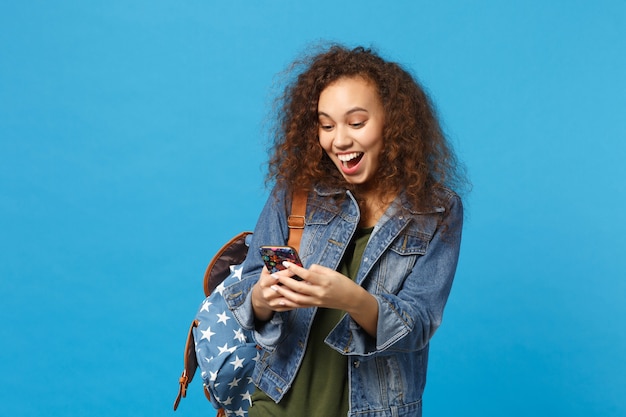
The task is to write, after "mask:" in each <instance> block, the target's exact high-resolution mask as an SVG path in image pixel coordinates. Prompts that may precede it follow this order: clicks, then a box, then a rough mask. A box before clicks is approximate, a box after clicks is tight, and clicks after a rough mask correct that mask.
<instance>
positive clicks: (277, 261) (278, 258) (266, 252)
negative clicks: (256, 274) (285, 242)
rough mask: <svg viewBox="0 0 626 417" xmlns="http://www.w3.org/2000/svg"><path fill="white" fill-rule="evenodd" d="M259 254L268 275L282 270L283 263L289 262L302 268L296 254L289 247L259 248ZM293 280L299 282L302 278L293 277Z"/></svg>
mask: <svg viewBox="0 0 626 417" xmlns="http://www.w3.org/2000/svg"><path fill="white" fill-rule="evenodd" d="M259 252H260V253H261V258H263V262H264V263H265V266H266V267H267V270H268V271H270V274H273V273H274V272H277V271H282V270H284V269H285V267H284V266H283V261H289V262H291V263H294V264H296V265H298V266H302V261H301V260H300V256H298V252H297V251H296V250H295V249H294V248H292V247H291V246H261V247H260V248H259ZM293 278H294V279H297V280H299V281H301V280H302V278H300V277H298V276H295V275H294V277H293Z"/></svg>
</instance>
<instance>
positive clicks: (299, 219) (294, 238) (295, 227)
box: [287, 190, 307, 250]
mask: <svg viewBox="0 0 626 417" xmlns="http://www.w3.org/2000/svg"><path fill="white" fill-rule="evenodd" d="M306 200H307V193H306V192H304V191H302V190H296V191H294V193H293V197H292V200H291V214H290V215H289V217H288V218H287V226H289V240H288V241H287V245H289V246H291V247H293V248H295V249H296V250H299V249H300V239H302V231H303V230H304V223H305V221H304V219H305V216H306Z"/></svg>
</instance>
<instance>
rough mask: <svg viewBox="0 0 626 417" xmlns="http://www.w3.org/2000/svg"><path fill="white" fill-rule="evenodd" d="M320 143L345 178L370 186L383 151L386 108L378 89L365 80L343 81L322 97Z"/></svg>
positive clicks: (329, 88) (354, 182) (319, 105)
mask: <svg viewBox="0 0 626 417" xmlns="http://www.w3.org/2000/svg"><path fill="white" fill-rule="evenodd" d="M317 113H318V118H319V129H318V130H319V132H318V133H319V141H320V145H321V146H322V148H323V149H324V151H326V153H327V154H328V156H329V157H330V159H331V160H332V161H333V162H334V163H335V166H336V167H337V169H339V171H340V172H341V174H342V175H343V177H344V178H345V179H346V181H348V182H349V183H351V184H360V185H367V184H369V183H371V181H372V180H373V179H374V177H375V176H376V171H377V170H378V166H379V156H380V154H381V152H382V149H383V137H382V134H383V123H384V110H383V105H382V103H381V101H380V98H379V96H378V92H377V91H376V87H375V86H374V85H373V84H372V83H371V82H368V81H366V80H365V79H363V78H361V77H351V78H340V79H339V80H337V81H335V82H333V83H332V84H330V85H329V86H328V87H326V88H325V89H324V90H323V91H322V93H321V94H320V98H319V103H318V106H317Z"/></svg>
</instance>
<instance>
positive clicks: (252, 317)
mask: <svg viewBox="0 0 626 417" xmlns="http://www.w3.org/2000/svg"><path fill="white" fill-rule="evenodd" d="M295 68H299V71H298V70H297V69H296V71H298V72H297V76H296V77H295V78H294V80H293V81H292V82H291V84H290V85H288V86H287V88H286V89H285V92H284V95H283V97H282V107H281V112H280V113H279V114H280V117H279V123H278V128H277V133H276V136H275V145H274V149H273V154H272V156H271V160H270V168H269V179H270V180H271V181H273V182H274V184H275V186H274V189H273V191H272V194H271V196H270V198H269V199H268V201H267V203H266V205H265V208H264V209H263V212H262V213H261V216H260V218H259V221H258V224H257V226H256V229H255V232H254V235H253V240H252V244H251V247H250V251H249V255H248V258H247V259H246V262H245V264H244V272H243V276H242V280H241V281H240V282H239V283H237V284H235V285H233V286H230V287H229V288H227V289H226V290H225V292H224V295H225V298H226V300H227V302H228V303H229V307H230V308H231V310H232V311H233V313H234V315H235V317H236V318H237V320H238V321H239V322H240V324H241V325H242V326H243V327H245V328H247V329H252V330H253V331H254V335H255V340H256V342H257V344H258V346H259V349H260V355H259V359H258V361H257V363H256V368H255V372H254V376H253V377H254V382H255V384H256V385H257V387H258V389H257V391H256V392H255V393H254V395H253V396H252V406H251V407H250V409H249V415H250V416H253V417H258V416H274V417H275V416H289V417H293V416H323V417H328V416H359V417H370V416H371V417H374V416H376V417H378V416H420V415H421V409H422V393H423V390H424V385H425V382H426V367H427V361H428V342H429V340H430V338H431V337H432V335H433V334H434V333H435V330H436V329H437V328H438V326H439V325H440V323H441V319H442V314H443V309H444V306H445V303H446V300H447V298H448V294H449V292H450V288H451V285H452V281H453V278H454V274H455V270H456V266H457V260H458V256H459V246H460V239H461V228H462V220H463V209H462V204H461V200H460V198H459V196H458V195H457V194H456V193H455V192H454V191H452V190H451V187H455V186H457V185H462V184H463V177H462V175H460V173H459V171H460V170H459V169H458V167H457V164H456V159H455V157H454V154H453V153H452V150H451V148H450V147H449V145H448V143H447V141H446V139H445V137H444V135H443V134H442V131H441V128H440V126H439V123H438V121H437V119H436V116H435V114H434V111H433V108H432V106H431V104H430V101H429V99H428V97H427V96H426V94H425V93H424V91H423V89H422V88H421V87H420V86H419V84H418V83H417V82H416V81H415V80H414V79H413V77H412V76H411V75H410V74H409V73H408V72H407V71H405V70H404V69H402V68H401V67H400V66H399V65H397V64H395V63H393V62H388V61H385V60H383V59H382V58H381V57H379V56H378V55H377V54H375V53H373V52H372V51H370V50H367V49H364V48H356V49H353V50H350V49H347V48H345V47H342V46H332V47H331V48H329V49H327V50H326V51H323V52H322V53H320V54H317V55H315V56H313V57H311V58H310V59H309V60H306V61H303V62H300V63H299V64H298V65H296V66H295ZM299 190H300V191H302V190H304V191H306V192H307V193H308V202H307V209H306V219H305V228H304V232H303V235H302V239H301V243H300V258H301V259H302V262H303V265H304V267H299V266H296V265H294V264H291V263H287V264H286V266H287V267H288V268H287V269H286V270H285V271H281V272H278V273H274V274H270V273H269V272H268V270H267V269H266V268H265V267H264V264H263V261H262V259H261V256H260V255H259V253H258V247H259V246H261V245H284V244H285V243H286V241H287V237H288V233H289V232H288V227H287V217H288V215H289V210H290V207H291V196H292V194H293V193H294V192H297V191H299ZM294 275H297V276H298V277H300V278H302V280H301V281H300V280H296V279H293V278H292V277H293V276H294Z"/></svg>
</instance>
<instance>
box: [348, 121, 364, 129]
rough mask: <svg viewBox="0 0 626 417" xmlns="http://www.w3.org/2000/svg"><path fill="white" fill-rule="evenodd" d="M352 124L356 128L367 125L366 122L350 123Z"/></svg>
mask: <svg viewBox="0 0 626 417" xmlns="http://www.w3.org/2000/svg"><path fill="white" fill-rule="evenodd" d="M350 126H351V127H353V128H354V129H360V128H362V127H363V126H365V122H356V123H350Z"/></svg>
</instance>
